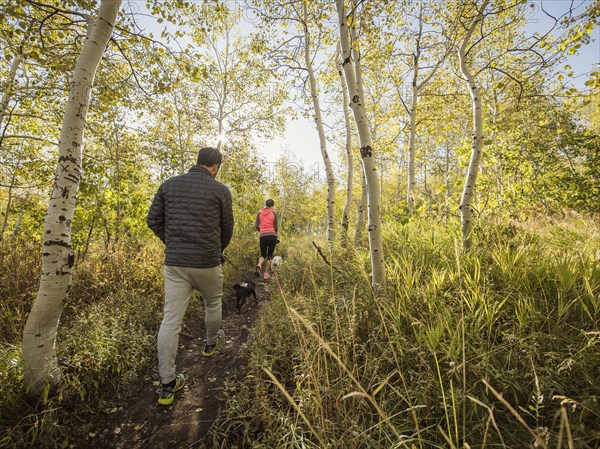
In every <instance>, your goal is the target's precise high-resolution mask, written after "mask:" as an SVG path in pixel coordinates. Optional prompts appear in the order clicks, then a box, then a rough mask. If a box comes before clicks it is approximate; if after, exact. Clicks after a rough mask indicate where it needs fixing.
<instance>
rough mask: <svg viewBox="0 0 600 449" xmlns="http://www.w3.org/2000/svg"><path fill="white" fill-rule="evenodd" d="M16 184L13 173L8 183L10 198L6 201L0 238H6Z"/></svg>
mask: <svg viewBox="0 0 600 449" xmlns="http://www.w3.org/2000/svg"><path fill="white" fill-rule="evenodd" d="M14 186H15V173H13V174H12V176H11V178H10V184H9V185H8V195H7V196H8V198H7V203H6V212H5V213H4V220H3V223H2V229H1V230H0V240H3V239H4V231H6V227H7V226H8V215H9V214H10V206H11V205H12V191H13V187H14Z"/></svg>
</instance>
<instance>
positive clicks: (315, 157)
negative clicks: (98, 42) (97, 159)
mask: <svg viewBox="0 0 600 449" xmlns="http://www.w3.org/2000/svg"><path fill="white" fill-rule="evenodd" d="M133 1H134V2H135V0H133ZM229 1H230V2H231V4H232V5H233V7H235V8H236V10H239V11H240V12H241V16H242V18H243V21H245V22H246V24H245V27H246V28H248V29H251V28H252V26H253V22H254V20H252V17H250V14H249V13H247V12H246V11H245V10H243V8H242V5H243V2H242V1H241V0H229ZM590 1H593V0H573V4H574V5H576V6H577V5H578V6H579V9H578V11H580V12H581V11H583V10H584V9H585V7H586V6H587V4H589V2H590ZM131 2H132V0H130V2H129V5H130V6H131V5H132V3H131ZM529 3H530V10H531V12H530V15H529V20H528V28H529V29H530V31H531V32H534V31H538V32H544V31H545V30H547V29H548V28H549V26H550V24H551V22H549V20H548V17H547V16H546V15H545V14H544V12H543V10H545V11H546V12H547V13H550V14H552V15H554V16H560V15H561V14H562V13H564V12H565V11H567V10H568V8H569V6H570V5H571V4H572V0H543V1H542V0H533V1H530V2H529ZM133 5H134V6H137V5H139V3H137V2H135V3H133ZM137 8H138V9H139V8H140V6H137ZM149 20H150V19H149V18H148V17H146V18H144V19H142V22H145V23H146V26H149V28H150V30H151V31H152V30H154V31H156V30H161V29H162V28H163V27H164V24H163V25H161V26H158V25H157V24H155V23H154V24H152V22H151V21H149ZM159 34H160V31H158V32H155V36H156V35H159ZM568 63H569V64H570V65H571V66H572V68H573V71H574V73H575V75H574V77H573V81H572V82H573V84H574V85H575V86H576V87H579V88H581V87H583V84H584V82H585V81H586V80H587V76H586V75H587V74H589V73H590V72H591V71H592V70H593V69H594V68H598V65H599V64H600V30H599V29H598V28H596V29H595V30H594V31H593V34H592V43H590V44H588V45H586V46H585V47H582V48H581V49H580V50H579V52H578V54H577V55H575V56H572V57H570V59H569V61H568ZM328 150H329V156H330V158H331V161H332V163H333V165H334V169H336V168H340V167H341V165H342V161H340V160H339V158H338V156H337V150H336V149H333V148H331V144H328ZM259 154H260V156H261V157H262V158H264V160H265V162H266V163H267V165H272V164H274V163H275V162H276V161H277V160H278V158H279V157H280V156H281V155H282V154H288V155H289V156H290V159H292V160H296V161H298V163H299V164H302V166H303V167H304V168H305V169H306V170H308V171H309V173H314V174H317V175H318V176H319V178H320V179H325V173H324V166H323V158H322V156H321V150H320V146H319V138H318V134H317V130H316V125H315V122H314V120H313V119H310V118H298V119H296V120H291V119H290V120H288V123H287V127H286V131H285V133H284V134H283V135H282V136H279V137H276V138H274V139H271V140H269V141H264V142H262V143H261V144H260V147H259ZM336 171H337V170H336Z"/></svg>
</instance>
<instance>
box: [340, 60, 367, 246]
mask: <svg viewBox="0 0 600 449" xmlns="http://www.w3.org/2000/svg"><path fill="white" fill-rule="evenodd" d="M340 55H341V51H340ZM338 75H339V77H340V83H341V86H342V95H343V101H344V106H343V110H344V126H345V127H346V166H347V167H348V171H347V177H348V181H347V184H346V202H345V203H344V210H343V212H342V247H345V246H346V244H347V243H348V222H349V216H350V208H351V207H352V188H353V184H354V182H353V179H352V178H353V177H354V163H353V161H352V124H351V122H350V111H349V110H348V108H349V106H348V105H349V104H350V98H348V83H346V77H345V76H344V72H343V68H342V66H341V65H340V66H339V68H338ZM365 193H366V192H365Z"/></svg>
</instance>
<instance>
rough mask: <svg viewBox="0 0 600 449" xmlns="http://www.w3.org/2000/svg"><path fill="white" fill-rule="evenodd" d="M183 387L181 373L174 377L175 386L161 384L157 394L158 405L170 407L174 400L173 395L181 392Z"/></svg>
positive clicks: (183, 380) (183, 379) (183, 377)
mask: <svg viewBox="0 0 600 449" xmlns="http://www.w3.org/2000/svg"><path fill="white" fill-rule="evenodd" d="M184 385H185V376H184V375H183V374H181V373H179V374H177V375H176V376H175V385H173V386H165V385H164V384H163V385H162V386H161V388H160V393H159V394H158V405H171V404H172V403H173V400H174V399H175V393H176V392H178V391H179V390H181V389H182V388H183V386H184Z"/></svg>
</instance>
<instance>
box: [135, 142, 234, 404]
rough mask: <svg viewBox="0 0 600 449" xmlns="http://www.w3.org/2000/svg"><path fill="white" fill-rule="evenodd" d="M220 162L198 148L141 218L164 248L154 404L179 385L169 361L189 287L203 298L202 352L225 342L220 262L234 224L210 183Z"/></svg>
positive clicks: (227, 197) (222, 193) (223, 191)
mask: <svg viewBox="0 0 600 449" xmlns="http://www.w3.org/2000/svg"><path fill="white" fill-rule="evenodd" d="M222 159H223V157H222V155H221V153H220V152H219V150H217V149H215V148H202V149H201V150H200V151H199V152H198V160H197V162H196V165H194V166H193V167H192V168H191V169H190V170H189V171H188V172H187V173H185V174H183V175H179V176H175V177H173V178H170V179H168V180H166V181H165V182H164V183H163V184H162V185H161V186H160V187H159V189H158V192H157V193H156V195H155V197H154V200H153V201H152V205H151V206H150V210H149V212H148V217H147V218H146V223H147V224H148V226H149V227H150V229H152V231H153V232H154V233H155V234H156V235H157V237H158V238H160V239H161V240H162V242H163V243H164V244H165V266H164V277H165V307H164V315H163V320H162V322H161V325H160V330H159V332H158V371H159V374H160V377H161V383H162V388H161V391H160V395H159V398H158V404H160V405H170V404H171V403H173V399H174V397H175V393H176V392H177V391H179V390H181V388H183V385H184V383H185V377H184V376H183V374H181V373H179V374H176V370H175V357H176V356H177V347H178V345H179V333H180V331H181V324H182V322H183V317H184V315H185V312H186V309H187V306H188V303H189V299H190V297H191V295H192V292H193V290H194V289H195V290H198V291H199V292H200V294H201V295H202V298H203V300H204V323H205V326H206V345H205V347H204V351H202V354H203V355H204V356H205V357H210V356H211V355H213V354H214V353H215V352H216V350H217V349H218V347H219V346H220V345H221V344H222V343H223V340H224V338H225V334H224V333H223V330H222V329H221V316H222V308H221V304H222V302H221V300H222V297H223V273H222V271H221V258H222V253H223V250H224V249H225V248H226V247H227V245H228V244H229V241H230V240H231V236H232V235H233V223H234V221H233V209H232V202H231V192H230V191H229V188H228V187H227V186H226V185H225V184H222V183H220V182H219V181H217V180H215V177H216V176H217V173H218V171H219V168H220V167H221V162H222Z"/></svg>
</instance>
